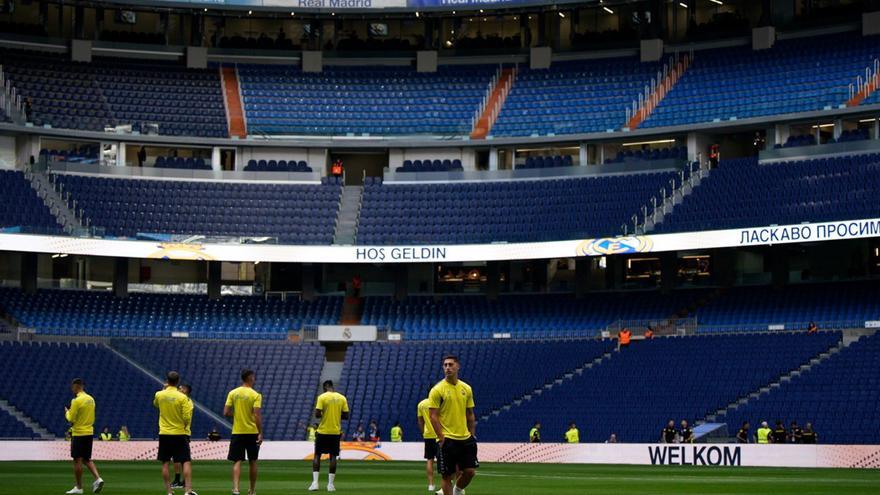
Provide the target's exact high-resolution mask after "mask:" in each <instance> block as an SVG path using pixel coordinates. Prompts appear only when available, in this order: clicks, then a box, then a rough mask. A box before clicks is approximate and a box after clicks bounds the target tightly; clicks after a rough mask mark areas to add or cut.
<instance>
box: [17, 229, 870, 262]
mask: <svg viewBox="0 0 880 495" xmlns="http://www.w3.org/2000/svg"><path fill="white" fill-rule="evenodd" d="M866 237H880V218H874V219H866V220H850V221H846V222H829V223H815V224H797V225H783V226H771V227H760V228H749V229H730V230H710V231H703V232H685V233H678V234H658V235H642V236H629V237H608V238H599V239H577V240H570V241H553V242H524V243H510V244H505V243H497V244H459V245H445V246H440V245H437V246H290V245H277V244H192V243H186V244H183V243H172V242H157V241H129V240H110V239H96V238H79V237H63V236H39V235H26V234H0V250H6V251H23V252H37V253H63V254H80V255H94V256H122V257H127V258H154V259H173V260H216V261H268V262H272V261H277V262H300V263H430V262H467V261H501V260H528V259H550V258H574V257H579V256H606V255H612V254H629V253H654V252H663V251H682V250H694V249H713V248H724V247H737V246H765V245H773V244H788V243H794V242H819V241H834V240H840V239H860V238H866Z"/></svg>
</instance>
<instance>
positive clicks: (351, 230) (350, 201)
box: [333, 186, 364, 246]
mask: <svg viewBox="0 0 880 495" xmlns="http://www.w3.org/2000/svg"><path fill="white" fill-rule="evenodd" d="M363 196H364V187H363V186H345V187H344V188H343V190H342V201H341V203H340V205H339V214H338V215H337V217H336V232H335V233H334V235H333V244H341V245H349V246H350V245H352V244H354V240H355V236H356V235H357V223H358V217H359V216H360V213H361V200H362V199H363Z"/></svg>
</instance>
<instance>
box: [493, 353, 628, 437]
mask: <svg viewBox="0 0 880 495" xmlns="http://www.w3.org/2000/svg"><path fill="white" fill-rule="evenodd" d="M616 352H618V351H617V349H613V350H611V351H608V352H606V353H605V354H602V355H601V356H599V357H597V358H595V359H592V360H590V361H587V362H586V363H584V364H583V365H581V366H578V367H577V368H574V369H572V370H571V371H568V372H565V373H564V374H563V375H562V377H561V378H557V379H555V380H553V381H552V382H549V383H546V384H544V386H542V387H537V388H535V389H534V390H532V391H531V392H529V393H528V394H525V395H523V396H521V397H519V398H517V399H514V400H513V401H511V402H510V403H508V404H504V405H502V406H501V407H498V408H495V409H494V410H492V411H490V412H489V413H487V414H484V415H482V416H480V418H478V420H479V421H481V422H484V423H485V422H486V421H488V420H490V419H491V418H492V417H493V416H498V415H500V414H502V413H503V412H504V411H510V410H511V409H513V408H514V407H517V406H520V405H522V403H523V402H528V401H530V400H532V398H533V397H536V396H539V395H541V394H543V393H544V392H545V391H547V390H552V389H553V388H555V387H559V386H562V385H564V384H565V382H567V381H570V380H571V379H572V378H574V377H575V375H582V374H584V372H585V371H586V370H589V369H591V368H593V367H594V366H599V365H601V364H602V362H603V361H605V360H608V359H611V356H613V355H614V353H616Z"/></svg>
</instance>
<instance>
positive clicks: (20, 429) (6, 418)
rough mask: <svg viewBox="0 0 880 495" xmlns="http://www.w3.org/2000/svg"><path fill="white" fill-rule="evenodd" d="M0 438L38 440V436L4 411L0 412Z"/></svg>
mask: <svg viewBox="0 0 880 495" xmlns="http://www.w3.org/2000/svg"><path fill="white" fill-rule="evenodd" d="M0 438H21V439H32V438H39V435H36V434H35V433H34V432H33V431H32V430H31V429H30V428H28V427H27V426H25V425H23V424H22V423H21V422H20V421H18V420H17V419H15V418H14V417H12V416H11V415H10V414H9V413H7V412H6V411H3V410H0Z"/></svg>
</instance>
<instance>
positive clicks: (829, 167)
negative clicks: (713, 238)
mask: <svg viewBox="0 0 880 495" xmlns="http://www.w3.org/2000/svg"><path fill="white" fill-rule="evenodd" d="M878 190H880V154H870V155H856V156H846V157H836V158H821V159H814V160H804V161H791V162H782V163H773V164H764V165H761V164H759V163H758V162H757V159H756V158H743V159H735V160H723V161H722V162H721V164H720V166H719V167H718V168H717V169H715V170H712V172H711V174H710V175H709V177H708V178H707V179H704V180H703V182H702V183H701V184H700V185H699V186H698V187H697V188H695V189H694V191H693V192H692V193H691V194H690V195H688V196H687V197H686V198H685V199H684V202H683V203H681V204H679V205H677V206H676V207H675V209H674V210H673V211H672V213H671V214H669V215H666V217H665V218H664V220H663V222H662V223H660V224H658V225H657V226H656V228H655V231H656V232H657V233H665V232H681V231H692V230H714V229H731V228H737V227H755V226H763V225H773V224H776V225H786V224H796V223H801V222H824V221H831V220H848V219H860V218H875V217H877V216H880V206H878V203H877V191H878Z"/></svg>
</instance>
